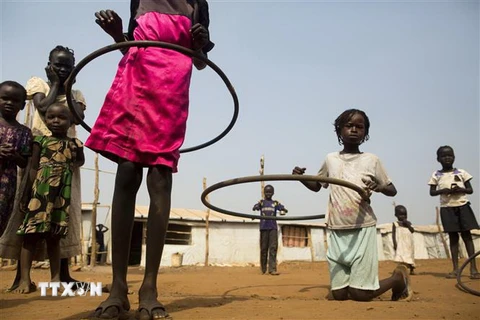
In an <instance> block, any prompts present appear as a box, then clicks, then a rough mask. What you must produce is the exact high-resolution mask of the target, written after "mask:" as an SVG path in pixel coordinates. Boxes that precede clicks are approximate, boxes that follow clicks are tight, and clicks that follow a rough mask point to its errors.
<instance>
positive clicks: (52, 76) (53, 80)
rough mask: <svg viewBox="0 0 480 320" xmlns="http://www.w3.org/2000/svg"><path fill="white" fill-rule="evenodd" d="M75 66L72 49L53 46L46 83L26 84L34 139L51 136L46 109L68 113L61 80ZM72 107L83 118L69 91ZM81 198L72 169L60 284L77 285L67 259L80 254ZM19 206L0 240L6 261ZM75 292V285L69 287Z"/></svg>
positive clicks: (79, 97)
mask: <svg viewBox="0 0 480 320" xmlns="http://www.w3.org/2000/svg"><path fill="white" fill-rule="evenodd" d="M74 66H75V55H74V52H73V50H72V49H69V48H67V47H64V46H56V47H55V48H53V49H52V50H51V51H50V53H49V55H48V62H47V66H46V67H45V73H46V76H47V79H48V81H45V80H43V79H42V78H39V77H32V78H30V79H29V80H28V82H27V85H26V90H27V99H28V100H32V102H33V105H34V107H35V113H34V115H33V122H32V132H33V135H35V136H48V135H50V134H51V132H50V130H49V129H48V128H47V126H46V123H45V114H46V110H47V108H49V107H50V106H52V105H56V106H60V107H62V108H64V109H66V110H67V111H68V112H69V113H70V109H69V108H68V105H67V100H66V92H65V85H64V84H65V81H66V80H67V78H68V76H69V75H70V73H71V72H72V70H73V68H74ZM72 96H73V100H74V107H75V109H76V112H77V114H78V115H80V117H82V118H83V115H84V110H85V108H86V103H85V98H84V97H83V94H82V93H81V92H80V91H79V90H75V89H73V90H72ZM75 125H76V122H75V119H74V121H73V122H72V123H71V126H70V128H69V129H68V133H67V135H68V137H70V138H76V137H77V134H76V129H75ZM24 184H25V181H22V183H21V185H20V190H23V189H24ZM81 203H82V199H81V181H80V168H75V169H74V170H73V177H72V197H71V202H70V212H69V214H70V221H69V222H70V225H69V232H68V234H67V236H66V237H64V238H62V239H61V240H60V256H61V258H62V259H61V262H60V279H61V281H63V282H75V283H76V282H78V280H76V279H73V278H72V277H71V276H70V272H69V269H68V264H69V263H68V260H69V258H70V257H73V256H77V255H79V254H81V253H82V248H81V243H80V229H81V216H82V204H81ZM18 207H19V203H18V201H16V204H15V206H14V208H13V214H12V219H11V222H12V223H11V224H9V225H8V226H7V229H6V231H5V234H4V236H3V237H2V238H1V239H0V256H2V257H5V258H10V259H19V256H20V251H21V248H22V241H21V240H22V239H21V238H20V237H18V236H17V235H16V231H17V229H18V226H19V224H20V223H21V221H22V219H23V214H22V213H21V212H20V211H19V208H18ZM39 251H40V252H37V256H36V259H37V258H38V259H44V256H45V254H44V251H45V250H44V248H43V247H42V250H39ZM20 270H21V266H19V265H17V274H16V276H15V279H14V281H13V284H12V286H11V287H10V288H9V289H8V290H7V291H13V290H15V289H16V288H17V287H18V284H19V281H20ZM73 289H76V285H75V286H74V287H73Z"/></svg>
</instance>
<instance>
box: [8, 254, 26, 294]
mask: <svg viewBox="0 0 480 320" xmlns="http://www.w3.org/2000/svg"><path fill="white" fill-rule="evenodd" d="M21 268H22V264H21V263H20V260H18V261H17V271H16V273H15V279H13V283H12V285H11V286H10V288H8V289H7V290H6V292H12V291H14V290H15V289H17V288H18V285H19V284H20V279H21V278H22V277H21Z"/></svg>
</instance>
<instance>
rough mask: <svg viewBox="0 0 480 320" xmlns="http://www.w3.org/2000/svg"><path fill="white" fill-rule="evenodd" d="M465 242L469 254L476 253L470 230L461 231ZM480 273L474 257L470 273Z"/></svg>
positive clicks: (473, 274) (472, 274)
mask: <svg viewBox="0 0 480 320" xmlns="http://www.w3.org/2000/svg"><path fill="white" fill-rule="evenodd" d="M461 235H462V239H463V242H464V243H465V248H466V249H467V254H468V256H469V257H471V256H473V254H474V253H475V246H474V245H473V240H472V234H471V233H470V231H463V232H462V233H461ZM476 274H478V270H477V263H476V261H475V259H472V261H471V262H470V275H471V276H472V277H474V276H475V275H476Z"/></svg>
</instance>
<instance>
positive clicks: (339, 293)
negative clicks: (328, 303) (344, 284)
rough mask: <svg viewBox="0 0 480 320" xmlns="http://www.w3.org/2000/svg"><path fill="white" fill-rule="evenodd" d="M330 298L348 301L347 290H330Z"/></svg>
mask: <svg viewBox="0 0 480 320" xmlns="http://www.w3.org/2000/svg"><path fill="white" fill-rule="evenodd" d="M331 293H332V296H333V299H335V300H340V301H342V300H348V288H342V289H338V290H332V292H331Z"/></svg>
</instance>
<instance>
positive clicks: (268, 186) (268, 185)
mask: <svg viewBox="0 0 480 320" xmlns="http://www.w3.org/2000/svg"><path fill="white" fill-rule="evenodd" d="M267 188H272V190H274V191H275V188H274V187H273V186H272V185H271V184H267V185H266V186H265V187H264V188H263V190H265V189H267Z"/></svg>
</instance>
